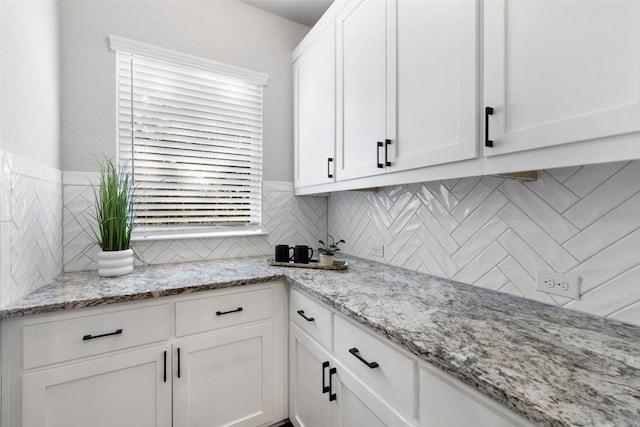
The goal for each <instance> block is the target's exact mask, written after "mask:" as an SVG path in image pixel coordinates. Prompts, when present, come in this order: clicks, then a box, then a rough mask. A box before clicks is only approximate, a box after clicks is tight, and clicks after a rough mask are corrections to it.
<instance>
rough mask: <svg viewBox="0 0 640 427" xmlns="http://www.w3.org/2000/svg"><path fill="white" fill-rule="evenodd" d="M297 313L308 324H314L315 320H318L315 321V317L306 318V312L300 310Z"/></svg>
mask: <svg viewBox="0 0 640 427" xmlns="http://www.w3.org/2000/svg"><path fill="white" fill-rule="evenodd" d="M296 313H298V314H299V315H300V316H302V318H303V319H304V320H306V321H307V322H313V321H314V320H316V319H315V318H313V317H307V316H305V315H304V310H298V311H296Z"/></svg>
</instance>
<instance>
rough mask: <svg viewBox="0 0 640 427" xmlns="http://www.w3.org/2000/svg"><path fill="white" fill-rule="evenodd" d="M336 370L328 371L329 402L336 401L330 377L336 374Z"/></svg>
mask: <svg viewBox="0 0 640 427" xmlns="http://www.w3.org/2000/svg"><path fill="white" fill-rule="evenodd" d="M336 372H337V371H336V368H331V369H329V402H333V401H334V400H336V394H335V393H334V392H333V382H332V381H331V377H332V376H333V375H334V374H335V373H336Z"/></svg>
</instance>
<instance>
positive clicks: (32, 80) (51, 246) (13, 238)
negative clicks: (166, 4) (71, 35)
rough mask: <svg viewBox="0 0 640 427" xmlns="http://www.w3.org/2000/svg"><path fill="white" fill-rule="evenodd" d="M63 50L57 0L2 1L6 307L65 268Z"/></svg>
mask: <svg viewBox="0 0 640 427" xmlns="http://www.w3.org/2000/svg"><path fill="white" fill-rule="evenodd" d="M59 57H60V49H59V39H58V11H57V5H56V3H55V2H54V1H53V0H41V1H29V0H2V1H0V307H1V306H6V305H8V304H10V303H11V302H13V301H15V300H16V299H18V298H20V297H21V296H23V295H25V294H26V293H28V292H30V291H32V290H34V289H36V288H37V287H39V286H41V285H42V284H44V283H46V282H48V281H50V280H51V279H53V278H54V277H55V276H57V275H58V274H59V273H60V271H61V270H62V178H61V172H60V68H59Z"/></svg>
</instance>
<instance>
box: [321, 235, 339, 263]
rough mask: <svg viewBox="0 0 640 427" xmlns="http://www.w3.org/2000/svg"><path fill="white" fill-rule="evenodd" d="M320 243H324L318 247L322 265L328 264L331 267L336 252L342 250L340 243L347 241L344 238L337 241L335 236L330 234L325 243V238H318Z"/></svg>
mask: <svg viewBox="0 0 640 427" xmlns="http://www.w3.org/2000/svg"><path fill="white" fill-rule="evenodd" d="M329 239H331V240H329ZM318 243H320V244H321V245H322V246H321V247H319V248H318V253H319V254H320V265H326V266H329V267H330V266H332V265H333V258H334V255H335V254H336V252H339V251H340V248H339V247H338V245H340V244H341V243H346V242H345V241H344V240H342V239H340V240H338V241H337V242H336V240H335V239H334V238H333V236H332V235H331V234H329V235H328V239H327V243H325V242H324V240H318Z"/></svg>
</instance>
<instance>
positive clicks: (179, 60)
mask: <svg viewBox="0 0 640 427" xmlns="http://www.w3.org/2000/svg"><path fill="white" fill-rule="evenodd" d="M107 43H108V45H109V49H111V50H112V51H114V52H115V51H121V52H127V53H131V54H138V55H142V56H150V57H153V58H155V59H160V60H166V61H168V62H172V63H176V64H180V65H186V66H191V67H196V68H200V69H204V70H208V71H213V72H216V73H220V74H225V75H228V76H232V77H237V78H241V79H245V80H249V81H252V82H255V83H259V84H262V85H263V86H267V85H268V83H269V75H268V74H266V73H261V72H259V71H254V70H250V69H247V68H243V67H238V66H235V65H230V64H225V63H222V62H217V61H213V60H210V59H206V58H201V57H198V56H194V55H190V54H187V53H183V52H179V51H176V50H172V49H167V48H163V47H160V46H155V45H151V44H148V43H143V42H139V41H137V40H131V39H128V38H125V37H120V36H116V35H113V34H109V36H107ZM118 151H119V150H118ZM263 184H264V180H263ZM264 190H265V189H264V188H263V189H262V194H264ZM263 197H264V195H263ZM221 228H222V227H220V226H208V227H207V226H205V227H201V228H192V229H189V230H184V229H180V230H177V229H176V230H175V231H172V230H166V229H165V230H162V231H160V230H148V231H147V230H136V229H134V231H133V233H132V235H131V241H132V242H142V241H156V240H174V239H198V238H216V237H218V238H220V237H243V236H245V237H248V236H264V235H268V234H270V233H269V232H268V231H266V230H265V229H264V228H263V224H261V225H252V226H236V227H233V226H229V227H225V228H224V230H222V229H221Z"/></svg>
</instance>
